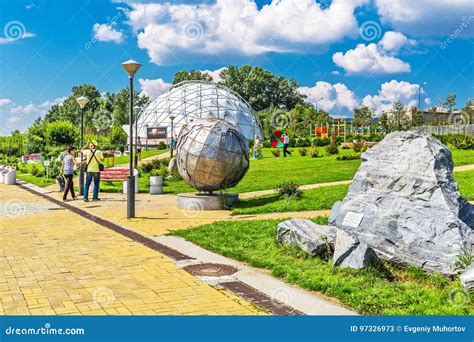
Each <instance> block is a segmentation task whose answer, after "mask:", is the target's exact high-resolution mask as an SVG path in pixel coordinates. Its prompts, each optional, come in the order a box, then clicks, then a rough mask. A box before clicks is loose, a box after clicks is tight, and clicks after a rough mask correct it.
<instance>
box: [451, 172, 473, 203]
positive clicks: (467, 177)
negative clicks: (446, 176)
mask: <svg viewBox="0 0 474 342" xmlns="http://www.w3.org/2000/svg"><path fill="white" fill-rule="evenodd" d="M454 179H455V180H456V182H457V183H458V186H459V191H460V192H461V195H462V197H464V198H465V199H467V200H468V201H474V170H473V171H464V172H455V173H454Z"/></svg>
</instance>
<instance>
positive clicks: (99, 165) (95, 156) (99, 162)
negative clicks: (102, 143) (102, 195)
mask: <svg viewBox="0 0 474 342" xmlns="http://www.w3.org/2000/svg"><path fill="white" fill-rule="evenodd" d="M88 146H89V149H87V147H88ZM81 153H83V154H84V156H85V157H86V166H85V172H86V173H87V175H86V184H85V186H84V202H89V188H90V186H91V183H92V181H93V182H94V191H93V194H92V200H93V201H100V199H99V190H100V171H103V170H104V164H103V162H104V156H103V154H102V152H101V151H99V150H98V149H97V141H95V140H90V141H89V142H88V144H86V145H85V146H83V147H82V148H81Z"/></svg>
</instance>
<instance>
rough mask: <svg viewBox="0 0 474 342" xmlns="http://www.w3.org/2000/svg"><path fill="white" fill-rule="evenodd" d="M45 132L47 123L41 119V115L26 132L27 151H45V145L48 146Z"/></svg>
mask: <svg viewBox="0 0 474 342" xmlns="http://www.w3.org/2000/svg"><path fill="white" fill-rule="evenodd" d="M45 133H46V123H45V121H43V120H42V119H41V117H39V118H37V119H36V120H35V122H33V124H32V125H31V126H30V127H29V128H28V131H27V133H26V142H25V149H26V153H38V152H41V151H44V147H45V146H46V138H45Z"/></svg>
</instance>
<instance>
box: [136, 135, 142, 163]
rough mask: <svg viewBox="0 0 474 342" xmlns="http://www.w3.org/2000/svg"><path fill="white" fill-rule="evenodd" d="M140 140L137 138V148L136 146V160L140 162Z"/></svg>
mask: <svg viewBox="0 0 474 342" xmlns="http://www.w3.org/2000/svg"><path fill="white" fill-rule="evenodd" d="M142 147H143V146H142V140H141V139H140V137H138V138H137V146H136V149H137V160H138V161H140V159H141V158H142Z"/></svg>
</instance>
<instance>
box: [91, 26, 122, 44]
mask: <svg viewBox="0 0 474 342" xmlns="http://www.w3.org/2000/svg"><path fill="white" fill-rule="evenodd" d="M92 32H93V33H94V38H95V39H97V40H98V41H101V42H114V43H121V42H122V41H123V38H124V36H123V33H122V32H120V31H117V30H115V29H114V28H113V27H112V25H108V24H99V23H96V24H94V26H93V27H92Z"/></svg>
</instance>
